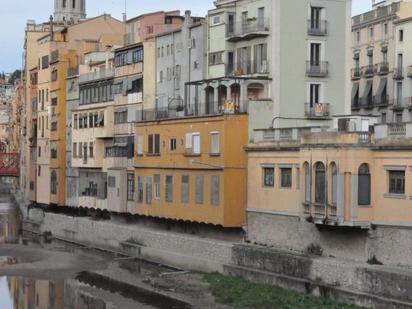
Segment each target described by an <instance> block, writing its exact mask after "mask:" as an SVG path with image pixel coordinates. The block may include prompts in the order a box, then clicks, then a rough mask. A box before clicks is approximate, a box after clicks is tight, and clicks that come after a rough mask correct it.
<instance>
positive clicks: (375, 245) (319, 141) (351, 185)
mask: <svg viewBox="0 0 412 309" xmlns="http://www.w3.org/2000/svg"><path fill="white" fill-rule="evenodd" d="M390 126H391V125H376V126H375V134H370V133H368V132H354V133H348V132H328V131H327V130H326V129H322V128H305V129H298V128H296V129H287V131H290V132H285V130H271V129H270V130H257V131H255V139H254V142H253V143H251V144H249V146H248V147H247V152H248V192H247V197H248V200H247V203H248V208H247V222H248V226H247V232H248V238H249V240H250V241H252V242H257V243H261V244H265V245H273V246H278V247H281V248H285V249H293V250H297V251H302V250H305V248H306V247H307V246H309V245H310V244H313V243H318V244H319V245H320V246H321V247H322V248H323V250H324V252H325V253H326V254H331V255H334V256H340V257H348V258H355V259H357V258H359V259H363V260H364V261H366V260H367V259H368V258H371V257H372V256H374V255H376V256H378V255H379V256H381V259H382V260H385V262H386V261H387V263H395V262H397V261H398V260H402V258H401V256H402V255H401V252H400V250H403V249H400V248H401V247H403V245H406V243H407V242H408V241H409V239H410V237H411V236H410V235H409V232H408V227H410V226H411V222H412V212H411V211H410V206H411V200H412V191H411V189H410V188H409V186H408V183H409V181H410V179H411V177H412V147H411V144H410V142H411V139H410V137H408V136H409V134H410V133H409V132H411V131H409V130H410V129H411V128H409V124H408V125H405V124H400V125H398V126H400V127H399V128H398V129H397V132H398V133H397V135H393V134H388V133H390V132H391V131H390V130H388V127H390ZM279 131H282V132H279ZM298 131H300V132H298ZM299 136H301V137H299ZM389 235H391V236H389ZM391 242H394V243H397V242H398V245H397V246H396V248H392V249H393V250H392V253H390V252H389V251H391V250H383V247H384V246H386V248H389V247H391V245H390V243H391ZM402 242H405V243H404V244H403V245H402ZM399 263H406V264H408V263H411V261H410V260H406V259H404V261H403V262H402V261H400V262H399Z"/></svg>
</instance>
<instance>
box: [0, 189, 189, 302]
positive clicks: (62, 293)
mask: <svg viewBox="0 0 412 309" xmlns="http://www.w3.org/2000/svg"><path fill="white" fill-rule="evenodd" d="M0 186H1V183H0ZM0 191H1V190H0ZM21 218H22V216H21V214H20V212H19V210H18V208H17V207H16V205H15V204H14V202H13V201H12V200H11V199H10V198H9V196H7V195H5V194H3V195H1V192H0V248H1V246H2V244H3V248H5V246H6V245H5V244H20V245H21V246H22V247H30V249H33V248H34V249H35V250H39V251H40V250H44V249H47V250H55V251H56V252H65V253H70V254H73V255H75V254H77V253H82V254H83V253H85V254H89V255H96V256H98V257H99V258H102V259H104V260H105V261H107V269H106V270H104V271H100V272H93V271H90V272H88V271H83V272H81V273H77V274H76V275H74V276H72V277H70V278H67V277H64V278H58V277H57V278H56V276H53V278H47V275H46V278H44V276H42V277H43V278H42V279H36V278H33V277H32V275H31V274H30V273H29V272H28V273H27V274H25V275H23V276H22V277H0V309H35V308H36V309H61V308H63V309H72V308H73V309H115V308H119V309H123V308H125V309H128V308H143V309H146V308H147V309H151V308H160V309H163V308H164V309H169V308H170V309H173V308H176V309H180V308H190V306H189V305H187V304H185V303H181V302H178V301H175V300H174V299H172V298H168V297H165V296H162V295H160V294H156V293H153V292H151V291H148V290H146V289H141V288H139V287H137V286H136V285H133V284H130V282H132V281H133V280H135V281H136V282H139V280H140V281H141V280H142V279H145V278H146V280H150V279H147V278H151V277H153V276H156V275H158V274H159V273H161V272H168V271H169V272H170V271H171V270H170V269H164V268H163V267H162V266H159V265H152V264H150V263H146V262H141V261H137V260H127V259H121V258H119V257H118V256H114V255H113V254H110V253H103V252H97V251H96V252H93V250H90V248H84V247H76V246H75V245H69V244H66V243H62V242H56V241H53V242H52V243H50V242H48V241H45V240H44V239H43V237H39V236H34V235H26V234H25V233H23V232H22V222H21ZM6 263H8V264H14V263H19V258H18V257H13V256H7V257H6V256H1V254H0V270H1V265H2V264H3V265H5V264H6ZM107 274H109V275H110V274H112V275H114V277H116V275H117V276H118V277H119V276H120V277H121V276H123V277H124V278H128V280H125V282H122V281H118V280H113V279H112V278H111V277H110V276H107ZM109 278H110V279H109Z"/></svg>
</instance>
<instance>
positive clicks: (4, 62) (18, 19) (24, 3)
mask: <svg viewBox="0 0 412 309" xmlns="http://www.w3.org/2000/svg"><path fill="white" fill-rule="evenodd" d="M0 1H2V2H4V3H3V8H2V9H1V10H0V72H3V71H4V72H12V71H14V70H15V69H19V68H20V67H21V63H22V51H23V44H24V28H25V25H26V21H27V20H28V19H34V20H36V21H37V22H44V21H48V20H49V16H50V14H52V12H53V3H54V1H53V0H36V1H33V0H12V1H7V0H0ZM285 1H287V0H285ZM6 2H7V3H8V4H7V5H5V3H6ZM352 2H353V15H356V14H359V13H362V12H364V11H367V10H369V9H370V7H371V5H370V4H371V0H353V1H352ZM86 3H87V15H88V16H96V15H100V14H103V13H105V12H106V13H108V14H111V15H112V16H113V17H116V18H119V19H121V18H122V13H123V12H124V8H125V1H124V0H86ZM212 7H213V1H212V0H168V1H165V0H149V2H146V1H141V0H127V13H128V17H133V16H137V15H140V14H142V13H145V12H150V11H157V10H175V9H180V10H181V12H182V14H183V13H184V11H185V10H187V9H190V10H191V11H192V14H193V15H197V16H205V15H206V13H207V10H208V9H210V8H212Z"/></svg>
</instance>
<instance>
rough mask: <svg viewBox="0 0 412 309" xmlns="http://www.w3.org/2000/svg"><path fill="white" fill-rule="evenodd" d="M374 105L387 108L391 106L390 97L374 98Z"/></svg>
mask: <svg viewBox="0 0 412 309" xmlns="http://www.w3.org/2000/svg"><path fill="white" fill-rule="evenodd" d="M373 103H374V105H375V106H377V107H387V106H389V105H390V103H391V102H390V101H389V95H386V96H385V95H383V96H374V97H373Z"/></svg>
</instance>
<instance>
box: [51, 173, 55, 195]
mask: <svg viewBox="0 0 412 309" xmlns="http://www.w3.org/2000/svg"><path fill="white" fill-rule="evenodd" d="M50 193H51V194H57V173H56V171H52V172H51V174H50Z"/></svg>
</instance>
